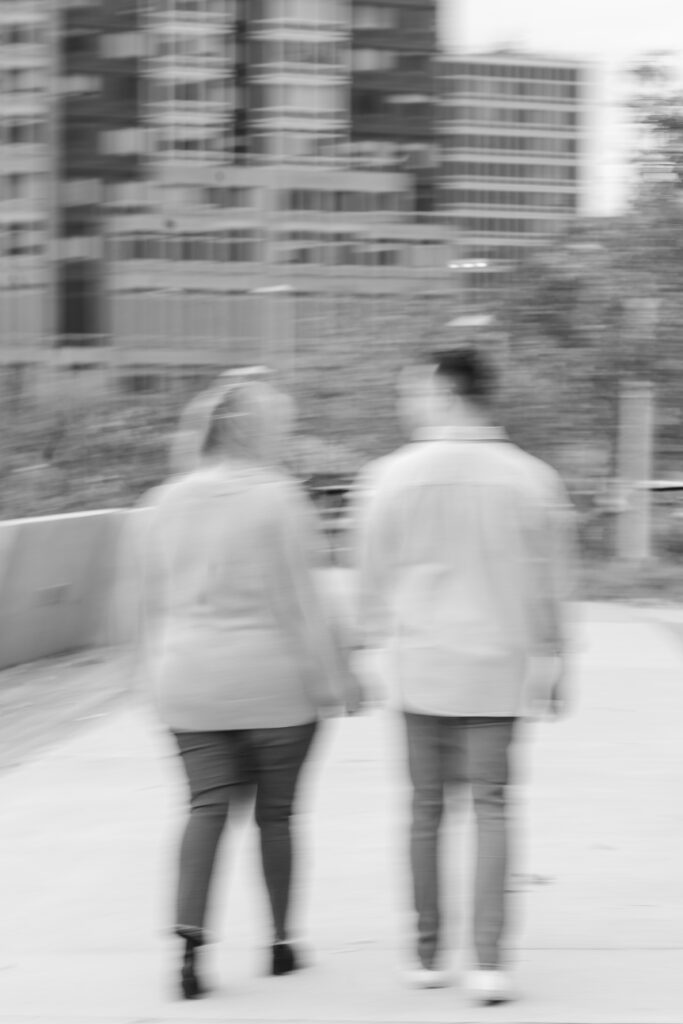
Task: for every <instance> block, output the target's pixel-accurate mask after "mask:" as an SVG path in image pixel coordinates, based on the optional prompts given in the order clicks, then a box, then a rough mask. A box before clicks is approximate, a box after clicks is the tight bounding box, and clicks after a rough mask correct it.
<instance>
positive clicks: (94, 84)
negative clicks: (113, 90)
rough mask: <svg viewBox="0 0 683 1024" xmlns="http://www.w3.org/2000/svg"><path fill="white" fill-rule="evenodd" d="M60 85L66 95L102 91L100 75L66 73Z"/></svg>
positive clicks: (90, 93)
mask: <svg viewBox="0 0 683 1024" xmlns="http://www.w3.org/2000/svg"><path fill="white" fill-rule="evenodd" d="M61 87H62V92H63V93H66V95H67V96H73V95H83V96H86V95H92V94H94V93H99V92H101V91H102V78H101V76H100V75H66V77H64V78H62V80H61Z"/></svg>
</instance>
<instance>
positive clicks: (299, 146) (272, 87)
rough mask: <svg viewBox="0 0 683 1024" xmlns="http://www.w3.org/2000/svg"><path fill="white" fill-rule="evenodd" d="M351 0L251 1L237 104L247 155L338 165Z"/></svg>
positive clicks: (345, 131)
mask: <svg viewBox="0 0 683 1024" xmlns="http://www.w3.org/2000/svg"><path fill="white" fill-rule="evenodd" d="M349 13H350V0H250V2H249V5H248V10H246V9H245V16H246V17H245V22H246V75H245V82H246V90H245V92H244V94H243V96H242V97H241V98H242V105H243V106H244V107H245V117H246V121H247V136H248V152H249V155H250V158H251V159H252V161H259V162H263V161H266V162H274V163H280V164H291V163H311V162H315V163H318V164H319V165H325V164H333V165H334V164H337V165H339V163H340V161H341V160H343V159H344V149H345V146H346V143H347V142H348V138H349V88H350V76H349V55H350V38H349V37H350V20H349Z"/></svg>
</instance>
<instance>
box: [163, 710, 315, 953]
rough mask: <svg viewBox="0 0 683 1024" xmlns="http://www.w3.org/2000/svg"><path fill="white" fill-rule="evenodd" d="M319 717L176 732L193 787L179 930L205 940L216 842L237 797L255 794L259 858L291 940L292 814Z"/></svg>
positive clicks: (280, 926) (276, 916) (283, 935)
mask: <svg viewBox="0 0 683 1024" xmlns="http://www.w3.org/2000/svg"><path fill="white" fill-rule="evenodd" d="M316 725H317V723H315V722H309V723H306V724H305V725H297V726H288V727H285V728H280V729H248V730H230V731H220V732H175V733H174V736H175V739H176V742H177V744H178V749H179V751H180V755H181V758H182V762H183V766H184V768H185V773H186V775H187V781H188V785H189V790H190V814H189V818H188V821H187V825H186V827H185V832H184V835H183V839H182V843H181V847H180V867H179V875H178V892H177V903H176V928H175V930H176V933H177V934H178V935H181V936H183V937H185V938H190V939H192V940H194V941H195V942H197V943H199V944H201V943H203V942H204V941H205V932H204V922H205V918H206V911H207V903H208V897H209V890H210V886H211V879H212V876H213V871H214V865H215V862H216V852H217V850H218V844H219V841H220V839H221V836H222V834H223V830H224V828H225V824H226V821H227V817H228V811H229V808H230V805H231V803H232V804H236V803H238V802H239V801H242V802H243V801H244V798H245V790H247V791H252V790H253V792H254V793H255V818H256V824H257V826H258V828H259V831H260V837H261V860H262V865H263V875H264V879H265V883H266V888H267V890H268V897H269V900H270V907H271V912H272V918H273V932H274V941H279V942H283V941H286V940H287V938H288V932H287V919H288V913H289V902H290V889H291V879H292V835H291V818H292V813H293V810H294V802H295V797H296V791H297V783H298V780H299V775H300V772H301V768H302V766H303V764H304V761H305V760H306V757H307V756H308V753H309V751H310V748H311V743H312V741H313V737H314V734H315V731H316Z"/></svg>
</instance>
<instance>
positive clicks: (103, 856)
mask: <svg viewBox="0 0 683 1024" xmlns="http://www.w3.org/2000/svg"><path fill="white" fill-rule="evenodd" d="M582 634H583V636H582V640H583V643H582V645H581V647H582V649H581V653H580V656H579V660H578V666H577V676H578V688H579V697H578V707H577V708H576V710H575V712H574V714H573V715H572V716H571V717H570V718H568V719H567V720H566V721H564V722H561V723H557V724H542V723H539V724H536V725H533V726H529V727H527V729H526V741H525V742H523V743H520V745H519V752H518V762H519V768H520V772H521V775H522V778H523V780H524V781H525V784H524V785H523V786H521V787H520V791H519V801H520V807H519V816H520V820H521V823H522V825H523V828H522V829H521V830H520V843H519V852H518V862H517V865H516V873H515V877H514V879H513V884H514V888H515V889H517V890H519V892H518V897H517V899H518V902H519V905H520V911H521V912H520V914H519V915H518V921H517V926H516V928H515V937H514V949H515V959H516V963H517V969H516V976H517V981H518V984H519V987H520V989H521V992H522V998H521V999H520V1001H519V1002H517V1003H516V1004H512V1005H510V1006H506V1007H499V1008H496V1009H490V1010H482V1009H477V1008H472V1007H471V1006H470V1004H469V1003H468V1001H467V1000H466V998H465V996H464V995H463V993H462V992H461V991H459V989H458V987H457V986H455V987H453V988H451V989H447V990H441V991H432V992H412V991H409V990H406V989H404V988H403V986H402V983H401V980H400V978H399V977H398V976H397V967H398V966H400V964H401V963H402V961H403V959H404V954H405V950H406V939H407V935H408V926H409V923H410V915H409V913H408V907H407V902H406V901H407V885H406V881H407V880H406V876H405V863H404V857H403V851H404V846H405V839H404V832H403V826H404V817H405V788H404V778H403V773H402V765H401V761H400V733H399V731H398V728H397V724H396V722H395V719H394V717H393V715H392V714H391V713H389V712H386V711H380V710H375V711H373V712H371V713H370V714H368V715H366V716H365V717H363V718H360V719H355V720H345V721H337V722H333V723H331V724H330V725H329V727H328V728H327V730H326V735H324V736H323V737H322V738H321V741H320V743H319V745H318V751H317V757H316V759H315V761H314V762H313V764H312V770H311V771H310V772H309V775H308V779H307V786H306V791H305V793H304V804H305V807H306V808H307V812H308V813H307V814H306V815H305V816H304V817H303V818H302V822H301V831H302V839H303V841H304V842H305V844H306V847H307V849H308V861H309V868H310V882H309V884H308V885H307V887H306V891H305V892H304V893H303V894H302V898H301V903H300V922H299V923H300V926H301V930H302V932H303V933H304V934H305V936H306V938H307V940H309V941H310V943H311V946H312V949H313V951H314V954H313V966H312V967H311V969H309V970H306V971H302V972H300V973H299V974H296V975H292V976H291V977H287V978H282V979H274V978H269V977H266V976H264V966H265V953H264V945H265V941H266V937H267V934H268V933H267V918H266V915H265V906H264V898H263V895H262V893H261V890H260V888H259V885H258V868H257V865H258V861H257V856H256V847H255V844H254V837H253V834H252V831H251V829H250V828H249V826H248V823H247V822H245V821H237V822H235V823H234V825H233V828H232V831H231V832H230V834H229V837H228V841H227V844H226V847H225V848H224V851H223V853H224V857H223V859H222V870H221V874H220V876H219V877H218V878H217V880H216V888H215V904H216V908H217V913H216V916H215V918H214V920H213V921H212V926H213V928H214V930H215V931H216V933H217V934H218V936H219V942H218V943H217V944H216V945H215V946H214V947H212V948H211V949H210V950H209V951H208V956H207V963H206V974H207V978H210V980H211V982H212V983H213V985H214V986H215V993H214V995H213V996H211V997H210V998H207V999H205V1000H202V1001H201V1002H198V1003H190V1004H187V1003H181V1002H178V1001H176V1000H175V971H174V969H175V959H176V955H177V946H176V942H175V940H174V939H173V938H172V937H171V938H169V937H168V935H167V925H168V921H169V908H170V903H171V887H172V878H173V868H174V864H173V858H174V852H175V851H174V844H175V842H176V838H177V834H178V829H179V826H180V823H181V818H182V811H183V800H184V791H183V785H182V778H181V776H180V774H179V770H178V766H177V764H176V763H175V760H174V758H173V756H172V750H171V747H170V745H169V743H168V741H167V739H166V737H165V735H164V734H163V732H162V731H161V730H160V729H159V728H158V727H157V725H156V723H155V721H154V719H153V718H152V716H151V715H150V714H149V712H148V711H147V710H146V709H145V708H144V707H143V706H142V705H141V704H140V703H139V702H136V701H130V702H129V703H127V704H126V705H125V707H123V708H122V709H120V710H116V711H115V712H114V713H112V714H111V715H108V716H106V717H105V718H103V719H100V720H96V722H95V723H94V724H93V725H91V726H90V727H89V728H87V729H85V730H84V731H82V732H81V733H80V734H79V735H77V736H75V737H72V738H71V739H69V740H68V742H65V743H63V744H61V745H60V746H59V747H57V748H55V749H52V750H51V751H49V752H48V753H46V754H43V755H41V756H40V758H39V759H37V760H35V761H34V762H33V763H31V764H28V765H25V766H24V767H22V768H19V769H16V770H13V771H10V772H6V773H5V774H3V775H2V776H1V777H0V888H1V890H2V895H1V899H0V907H1V908H2V927H1V928H0V1021H1V1022H12V1024H54V1022H58V1021H59V1022H64V1024H66V1022H68V1024H80V1022H88V1024H98V1022H112V1024H124V1022H125V1024H133V1022H137V1024H142V1022H147V1024H152V1022H155V1024H162V1022H166V1021H194V1022H197V1024H201V1022H203V1021H224V1022H257V1021H272V1022H284V1021H288V1022H289V1021H292V1022H294V1021H298V1022H309V1021H311V1022H313V1021H315V1022H330V1024H331V1022H363V1021H374V1022H387V1024H388V1022H412V1021H415V1022H417V1021H420V1022H441V1021H443V1022H446V1021H448V1022H451V1024H457V1022H465V1021H467V1022H476V1021H480V1020H482V1021H483V1020H490V1019H493V1020H496V1021H505V1022H519V1024H522V1022H524V1024H541V1022H543V1024H551V1022H558V1024H559V1022H562V1024H588V1022H590V1024H596V1022H613V1024H627V1022H628V1024H634V1022H639V1024H640V1022H651V1024H655V1022H670V1024H674V1022H675V1024H680V1022H681V1020H683V980H681V965H682V964H683V872H682V871H681V864H683V802H682V799H681V793H682V792H683V757H682V756H681V749H682V747H683V743H682V741H681V733H682V730H683V724H682V723H683V655H682V653H681V652H682V650H683V649H682V648H681V647H680V646H679V644H678V643H677V641H676V640H675V639H674V637H673V636H672V635H671V634H670V633H669V632H667V630H666V629H665V628H663V627H661V626H659V625H657V624H655V623H653V622H651V621H649V620H648V619H647V618H646V617H643V616H640V615H638V614H637V613H635V612H630V611H628V610H624V609H620V610H618V611H615V610H614V609H611V608H601V607H597V608H596V607H593V608H592V609H591V610H590V611H589V613H588V614H587V615H586V619H585V622H584V625H583V627H582ZM464 839H465V840H466V839H467V833H465V834H464V837H463V835H462V834H461V833H460V832H459V831H458V830H457V829H455V828H453V829H451V832H450V833H449V835H448V837H447V842H448V847H449V849H450V850H451V851H452V856H451V857H449V858H448V861H449V870H448V871H447V875H448V876H449V877H450V878H451V881H452V883H453V884H452V888H453V896H452V898H451V900H450V904H451V907H450V909H451V918H452V929H451V931H452V935H451V938H452V942H453V944H455V942H456V939H457V919H458V917H459V918H460V919H462V917H463V916H464V907H465V903H466V901H465V902H462V901H461V900H460V898H459V895H458V893H457V892H456V887H455V883H456V882H457V880H458V878H457V876H458V875H460V874H462V866H463V864H466V862H467V859H468V847H467V844H466V843H465V842H464ZM457 865H459V867H460V870H458V869H457V867H456V866H457ZM458 909H460V913H459V914H458ZM454 963H455V964H456V966H457V965H458V964H461V963H462V958H458V957H457V956H456V955H455V954H454Z"/></svg>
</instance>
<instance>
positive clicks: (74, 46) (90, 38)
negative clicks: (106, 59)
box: [64, 31, 97, 56]
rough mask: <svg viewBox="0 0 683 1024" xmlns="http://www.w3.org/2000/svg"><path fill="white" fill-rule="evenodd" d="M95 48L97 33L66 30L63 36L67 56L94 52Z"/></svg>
mask: <svg viewBox="0 0 683 1024" xmlns="http://www.w3.org/2000/svg"><path fill="white" fill-rule="evenodd" d="M96 49H97V35H96V34H95V33H94V32H80V31H67V33H66V35H65V38H64V52H65V53H66V54H67V55H68V56H72V55H73V56H76V55H77V54H94V53H95V52H96Z"/></svg>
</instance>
